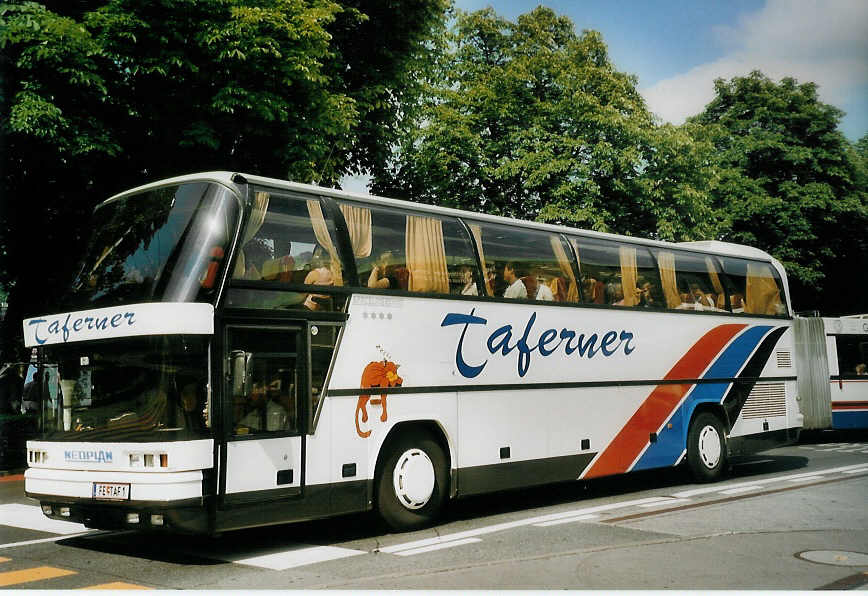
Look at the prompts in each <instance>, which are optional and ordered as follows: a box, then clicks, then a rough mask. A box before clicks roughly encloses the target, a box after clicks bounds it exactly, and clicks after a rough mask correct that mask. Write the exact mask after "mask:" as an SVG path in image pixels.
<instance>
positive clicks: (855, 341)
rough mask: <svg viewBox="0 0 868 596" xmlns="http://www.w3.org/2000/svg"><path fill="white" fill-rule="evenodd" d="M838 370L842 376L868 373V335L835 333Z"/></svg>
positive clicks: (862, 375) (857, 375)
mask: <svg viewBox="0 0 868 596" xmlns="http://www.w3.org/2000/svg"><path fill="white" fill-rule="evenodd" d="M835 344H836V346H837V348H838V350H837V351H838V371H839V373H840V374H841V376H842V377H845V378H846V377H864V376H866V375H868V336H865V335H836V336H835Z"/></svg>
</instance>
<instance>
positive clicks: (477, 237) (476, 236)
mask: <svg viewBox="0 0 868 596" xmlns="http://www.w3.org/2000/svg"><path fill="white" fill-rule="evenodd" d="M470 232H471V233H472V234H473V241H474V242H476V249H477V250H478V251H479V260H480V261H482V277H483V278H485V293H486V294H487V295H488V296H494V289H493V288H492V287H491V280H490V279H488V268H487V264H486V262H485V252H483V250H482V227H481V226H480V225H478V224H470Z"/></svg>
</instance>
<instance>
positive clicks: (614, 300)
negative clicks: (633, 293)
mask: <svg viewBox="0 0 868 596" xmlns="http://www.w3.org/2000/svg"><path fill="white" fill-rule="evenodd" d="M606 292H607V294H608V296H609V300H608V302H609V304H611V305H612V306H625V305H626V302H624V288H623V286H622V285H621V284H619V283H611V284H609V285H608V286H607V287H606Z"/></svg>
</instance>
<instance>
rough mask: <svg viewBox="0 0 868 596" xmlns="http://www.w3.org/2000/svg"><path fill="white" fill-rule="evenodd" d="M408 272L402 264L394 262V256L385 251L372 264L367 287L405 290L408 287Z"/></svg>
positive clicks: (390, 252)
mask: <svg viewBox="0 0 868 596" xmlns="http://www.w3.org/2000/svg"><path fill="white" fill-rule="evenodd" d="M409 281H410V272H409V271H408V270H407V267H406V266H404V264H403V263H401V264H398V263H396V262H395V255H394V254H393V253H392V251H390V250H387V251H385V252H383V253H381V254H380V257H379V258H378V259H377V260H376V261H375V262H374V268H373V269H371V274H370V275H369V276H368V287H369V288H378V289H381V290H386V289H392V290H406V289H407V287H408V286H409Z"/></svg>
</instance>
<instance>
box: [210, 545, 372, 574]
mask: <svg viewBox="0 0 868 596" xmlns="http://www.w3.org/2000/svg"><path fill="white" fill-rule="evenodd" d="M366 554H368V551H362V550H352V549H349V548H338V547H336V546H310V545H306V544H298V545H295V546H292V547H290V548H289V549H281V550H276V551H275V550H273V549H272V550H270V551H259V554H255V555H253V556H250V553H247V554H246V555H243V556H241V557H238V556H235V557H219V558H221V559H222V560H224V561H229V562H231V563H238V564H240V565H249V566H251V567H262V568H265V569H273V570H274V571H283V570H285V569H292V568H293V567H301V566H303V565H313V564H314V563H323V562H325V561H335V560H337V559H345V558H347V557H354V556H356V555H366Z"/></svg>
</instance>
